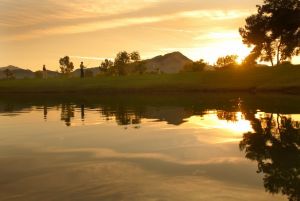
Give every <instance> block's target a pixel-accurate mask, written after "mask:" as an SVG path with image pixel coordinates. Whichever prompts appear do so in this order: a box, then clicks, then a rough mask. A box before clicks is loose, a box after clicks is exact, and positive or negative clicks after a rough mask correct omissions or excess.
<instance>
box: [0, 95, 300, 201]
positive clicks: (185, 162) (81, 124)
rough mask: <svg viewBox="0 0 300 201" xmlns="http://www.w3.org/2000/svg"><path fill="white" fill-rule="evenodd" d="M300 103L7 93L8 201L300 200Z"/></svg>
mask: <svg viewBox="0 0 300 201" xmlns="http://www.w3.org/2000/svg"><path fill="white" fill-rule="evenodd" d="M299 103H300V97H299V96H288V95H274V94H267V95H251V94H223V95H221V94H202V95H201V94H171V95H164V94H158V95H143V96H142V95H127V96H121V95H119V96H117V95H115V96H96V95H94V96H91V95H74V94H73V95H56V96H54V95H39V94H33V95H14V96H13V95H1V97H0V200H26V201H31V200H38V201H40V200H43V201H45V200H51V201H53V200H59V201H62V200H89V201H90V200H105V201H110V200H118V201H119V200H122V201H127V200H128V201H135V200H136V201H141V200H145V201H169V200H170V201H190V200H191V201H193V200H197V201H199V200H255V201H260V200H274V201H275V200H289V199H290V200H300V189H299V188H300V185H299V184H300V176H299V173H300V105H299Z"/></svg>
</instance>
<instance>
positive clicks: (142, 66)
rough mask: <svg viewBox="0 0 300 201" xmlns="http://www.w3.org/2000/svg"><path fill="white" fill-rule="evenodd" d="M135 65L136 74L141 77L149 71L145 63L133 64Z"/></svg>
mask: <svg viewBox="0 0 300 201" xmlns="http://www.w3.org/2000/svg"><path fill="white" fill-rule="evenodd" d="M133 65H134V70H133V71H134V73H138V74H140V75H142V74H144V73H145V72H146V71H147V66H146V64H145V62H144V61H139V62H135V63H133Z"/></svg>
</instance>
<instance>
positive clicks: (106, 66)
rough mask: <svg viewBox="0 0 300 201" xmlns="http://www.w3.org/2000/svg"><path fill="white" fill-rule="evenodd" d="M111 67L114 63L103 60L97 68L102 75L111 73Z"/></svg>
mask: <svg viewBox="0 0 300 201" xmlns="http://www.w3.org/2000/svg"><path fill="white" fill-rule="evenodd" d="M113 66H114V62H112V61H111V60H108V59H105V60H104V61H103V62H102V63H101V65H100V66H99V70H100V72H102V73H108V72H111V71H112V68H113Z"/></svg>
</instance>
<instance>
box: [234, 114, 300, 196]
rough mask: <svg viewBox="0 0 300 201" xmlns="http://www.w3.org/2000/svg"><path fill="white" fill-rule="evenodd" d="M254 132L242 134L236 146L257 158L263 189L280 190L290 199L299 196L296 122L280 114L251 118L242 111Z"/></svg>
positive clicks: (299, 155)
mask: <svg viewBox="0 0 300 201" xmlns="http://www.w3.org/2000/svg"><path fill="white" fill-rule="evenodd" d="M245 116H246V117H247V118H248V119H249V120H250V121H251V123H252V127H253V130H254V132H249V133H246V134H244V136H243V140H242V141H241V142H240V145H239V146H240V149H241V151H244V152H245V154H246V157H247V158H248V159H250V160H253V161H257V163H258V173H263V174H264V178H263V181H264V186H265V188H266V191H268V192H270V193H272V194H278V193H282V194H283V195H286V196H288V198H289V200H291V201H299V200H300V125H299V122H296V121H293V120H292V118H290V117H287V116H284V115H273V114H270V115H267V116H266V117H263V118H260V119H259V118H255V115H253V113H252V114H246V115H245Z"/></svg>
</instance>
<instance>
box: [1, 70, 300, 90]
mask: <svg viewBox="0 0 300 201" xmlns="http://www.w3.org/2000/svg"><path fill="white" fill-rule="evenodd" d="M191 91H225V92H227V91H228V92H230V91H252V92H260V91H262V92H266V91H272V92H274V91H278V92H293V93H300V68H299V67H285V68H284V67H277V68H257V69H233V70H222V71H205V72H198V73H180V74H162V75H150V74H147V75H129V76H120V77H109V76H102V77H94V78H85V79H80V78H53V79H48V80H42V79H24V80H1V81H0V92H1V93H66V92H71V93H72V92H73V93H75V92H83V93H84V92H86V93H115V92H120V93H125V92H191Z"/></svg>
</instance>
